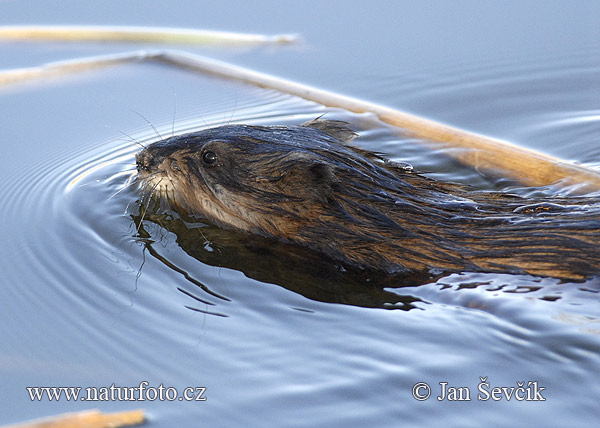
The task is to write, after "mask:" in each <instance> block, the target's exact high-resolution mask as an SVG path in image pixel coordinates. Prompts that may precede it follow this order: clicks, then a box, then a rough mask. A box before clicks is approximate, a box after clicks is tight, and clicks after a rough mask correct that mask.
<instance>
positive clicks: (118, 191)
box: [108, 180, 138, 199]
mask: <svg viewBox="0 0 600 428" xmlns="http://www.w3.org/2000/svg"><path fill="white" fill-rule="evenodd" d="M137 183H138V181H137V180H132V181H131V182H129V183H127V184H125V186H124V187H122V188H120V189H119V190H117V191H116V192H115V193H113V194H112V195H110V196H109V198H108V199H112V198H114V197H115V196H117V195H118V194H119V193H121V192H122V191H123V190H127V189H129V188H130V187H131V186H134V185H136V184H137Z"/></svg>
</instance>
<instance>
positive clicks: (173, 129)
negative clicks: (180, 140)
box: [171, 90, 177, 137]
mask: <svg viewBox="0 0 600 428" xmlns="http://www.w3.org/2000/svg"><path fill="white" fill-rule="evenodd" d="M176 117H177V92H175V90H173V121H172V122H171V137H174V136H175V118H176Z"/></svg>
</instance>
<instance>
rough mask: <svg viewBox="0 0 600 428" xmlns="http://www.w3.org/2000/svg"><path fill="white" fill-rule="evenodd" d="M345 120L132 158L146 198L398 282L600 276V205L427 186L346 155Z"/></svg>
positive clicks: (246, 129)
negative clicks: (414, 277) (464, 274)
mask: <svg viewBox="0 0 600 428" xmlns="http://www.w3.org/2000/svg"><path fill="white" fill-rule="evenodd" d="M356 136H357V134H356V133H355V132H354V131H353V130H352V129H351V128H350V127H349V125H348V124H347V123H345V122H341V121H332V120H320V119H318V120H313V121H310V122H307V123H304V124H302V125H298V126H248V125H226V126H220V127H216V128H212V129H206V130H201V131H197V132H192V133H189V134H185V135H179V136H173V137H171V138H168V139H164V140H162V141H158V142H155V143H153V144H150V145H148V146H147V147H146V148H144V149H143V150H141V151H140V152H139V153H138V154H137V156H136V162H137V170H138V180H139V182H140V183H141V186H140V188H141V190H142V193H143V194H144V195H145V197H148V198H152V199H153V200H156V201H159V202H160V203H161V204H164V203H165V202H166V203H168V207H169V208H170V209H173V210H175V211H176V212H178V213H180V214H182V215H185V216H188V217H191V218H194V219H199V220H205V221H208V222H209V223H213V224H215V225H217V226H219V227H222V228H227V229H234V230H237V231H240V232H246V233H253V234H258V235H262V236H264V237H267V238H271V239H276V240H279V241H282V242H285V243H291V244H297V245H302V246H306V247H308V248H310V249H312V250H316V251H318V252H320V253H322V254H324V255H326V256H328V257H329V258H331V259H333V260H335V261H337V262H339V263H340V264H341V266H344V265H346V266H349V267H352V268H358V269H372V270H376V271H383V272H387V273H392V274H405V273H407V274H408V273H415V272H422V271H431V272H460V271H479V272H498V273H515V274H530V275H538V276H548V277H554V278H560V279H568V280H584V279H587V278H589V277H592V276H597V275H598V273H599V272H600V246H598V242H597V241H598V238H599V237H600V233H599V232H600V201H599V200H598V198H592V197H587V198H584V197H580V198H574V197H573V198H523V197H519V196H515V195H510V194H503V193H499V192H491V191H487V192H486V191H477V190H474V189H471V188H469V187H468V186H464V185H458V184H453V183H446V182H442V181H438V180H434V179H431V178H428V177H426V176H424V175H422V174H419V173H416V172H414V171H412V170H411V169H409V168H403V167H401V166H399V165H398V164H395V163H393V162H389V161H387V160H386V159H384V158H382V157H380V156H378V155H376V154H374V153H372V152H369V151H365V150H362V149H359V148H357V147H354V146H351V145H350V144H349V143H350V142H351V141H352V140H353V139H354V138H355V137H356Z"/></svg>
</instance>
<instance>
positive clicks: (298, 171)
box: [136, 121, 356, 238]
mask: <svg viewBox="0 0 600 428" xmlns="http://www.w3.org/2000/svg"><path fill="white" fill-rule="evenodd" d="M354 135H355V134H354V132H353V131H351V130H350V129H349V128H347V127H346V126H345V125H344V124H342V123H341V122H335V121H312V122H309V123H307V124H304V125H301V126H286V127H283V126H281V127H278V126H272V127H260V126H247V125H228V126H222V127H218V128H212V129H208V130H203V131H199V132H194V133H190V134H186V135H180V136H175V137H172V138H169V139H166V140H163V141H159V142H156V143H154V144H151V145H149V146H148V147H146V148H145V149H143V150H142V151H141V152H140V153H138V155H137V156H136V161H137V170H138V177H139V181H140V183H141V188H142V191H143V192H144V193H146V194H150V195H151V196H152V197H153V198H154V199H158V200H162V201H167V202H168V203H169V206H170V207H171V208H173V209H175V210H178V211H183V212H184V213H185V214H186V215H189V216H192V217H200V218H205V219H207V220H209V221H210V222H212V223H215V224H217V225H219V226H221V227H226V228H234V229H238V230H242V231H248V232H253V233H259V234H262V235H267V236H275V237H283V238H285V236H289V234H290V233H293V232H294V231H295V230H296V229H297V228H298V227H300V226H301V224H302V222H306V221H312V220H314V219H315V216H317V215H318V214H319V212H320V211H322V209H321V208H320V207H322V206H323V205H324V204H327V201H328V198H329V195H330V194H331V192H332V189H333V188H334V187H335V185H336V182H337V178H336V176H335V174H334V169H335V168H336V167H338V166H340V167H341V166H343V165H344V164H345V163H347V161H348V159H349V158H351V157H352V156H353V155H354V156H355V155H356V154H355V152H353V151H351V150H349V149H348V148H347V147H346V146H345V145H344V144H343V142H342V141H341V140H345V141H349V140H351V139H352V138H353V137H354ZM338 163H339V165H337V164H338Z"/></svg>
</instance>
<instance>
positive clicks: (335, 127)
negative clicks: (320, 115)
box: [300, 119, 358, 143]
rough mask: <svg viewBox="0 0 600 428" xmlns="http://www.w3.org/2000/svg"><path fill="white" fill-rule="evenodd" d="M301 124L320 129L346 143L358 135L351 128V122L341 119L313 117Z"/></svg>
mask: <svg viewBox="0 0 600 428" xmlns="http://www.w3.org/2000/svg"><path fill="white" fill-rule="evenodd" d="M300 126H304V127H307V128H315V129H318V130H319V131H322V132H324V133H325V134H327V135H329V136H331V137H333V138H337V139H338V140H340V141H342V142H344V143H349V142H351V141H352V140H354V139H355V138H356V137H358V134H357V133H356V132H355V131H354V130H353V129H352V128H350V124H349V123H348V122H343V121H341V120H325V119H313V120H309V121H308V122H304V123H303V124H302V125H300Z"/></svg>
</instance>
